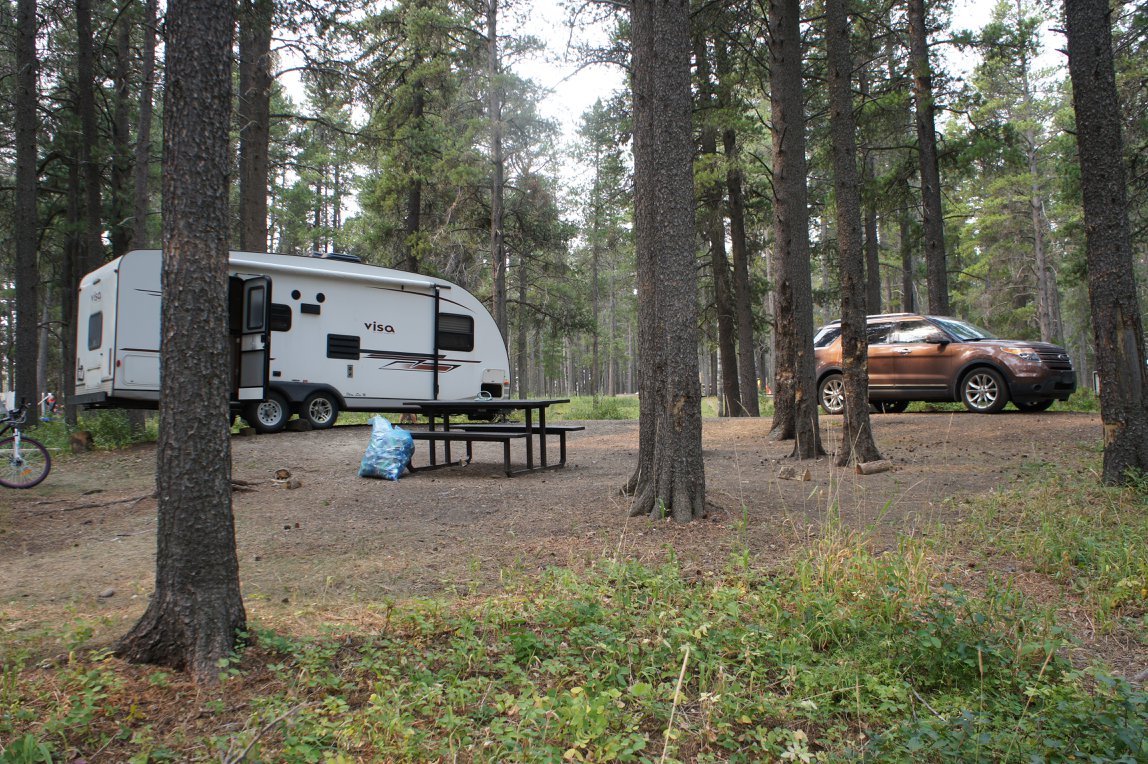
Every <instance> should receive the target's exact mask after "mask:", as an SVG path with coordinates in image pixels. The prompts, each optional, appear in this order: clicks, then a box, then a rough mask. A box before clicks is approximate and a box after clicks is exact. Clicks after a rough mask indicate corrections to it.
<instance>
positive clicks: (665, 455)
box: [627, 0, 705, 522]
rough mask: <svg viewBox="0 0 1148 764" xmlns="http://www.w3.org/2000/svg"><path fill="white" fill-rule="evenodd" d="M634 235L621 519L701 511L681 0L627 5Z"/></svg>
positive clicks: (686, 39) (687, 516)
mask: <svg viewBox="0 0 1148 764" xmlns="http://www.w3.org/2000/svg"><path fill="white" fill-rule="evenodd" d="M630 16H631V29H632V32H631V33H632V36H633V38H632V39H633V42H632V53H633V75H632V76H633V80H632V84H633V94H634V199H635V215H634V239H635V245H636V249H637V261H638V304H639V307H638V310H639V339H638V341H639V355H640V380H639V388H640V391H641V395H640V400H641V403H640V406H641V421H640V427H639V430H640V432H639V444H638V465H637V469H636V471H635V473H634V477H633V478H631V481H630V484H629V485H628V486H627V487H628V488H632V492H633V494H634V500H633V504H632V507H631V515H649V516H651V517H662V516H665V515H667V514H668V515H670V516H671V517H673V519H674V520H677V521H683V522H684V521H689V520H692V519H695V518H698V517H701V516H702V515H703V513H704V510H705V470H704V466H703V462H702V448H701V446H702V439H701V434H702V426H701V425H702V418H701V388H700V382H699V379H698V359H697V349H698V321H697V318H698V307H697V286H698V283H697V272H696V270H695V267H694V247H695V244H696V240H695V235H694V194H693V161H692V160H693V146H692V144H693V141H692V138H691V134H690V133H691V129H690V127H691V113H690V112H691V102H692V99H691V97H690V20H689V2H688V0H634V2H633V3H632V5H631V12H630Z"/></svg>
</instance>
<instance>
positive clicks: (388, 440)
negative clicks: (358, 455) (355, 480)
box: [359, 416, 415, 480]
mask: <svg viewBox="0 0 1148 764" xmlns="http://www.w3.org/2000/svg"><path fill="white" fill-rule="evenodd" d="M414 450H415V442H414V439H413V438H411V434H410V433H409V432H407V431H406V430H404V429H402V428H401V427H395V426H394V425H392V424H391V423H390V422H389V421H387V420H386V419H384V418H383V417H381V416H374V417H371V442H370V443H369V444H368V445H367V453H366V454H365V455H364V456H363V463H362V464H360V465H359V477H369V478H386V479H387V480H398V479H399V475H401V474H403V469H405V468H406V466H407V463H408V462H410V460H411V454H412V453H414Z"/></svg>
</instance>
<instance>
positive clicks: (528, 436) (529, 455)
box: [525, 406, 545, 470]
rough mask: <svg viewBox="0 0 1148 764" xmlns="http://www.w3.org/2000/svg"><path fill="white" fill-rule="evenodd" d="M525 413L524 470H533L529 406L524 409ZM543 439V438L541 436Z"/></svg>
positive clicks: (532, 438) (532, 441) (532, 436)
mask: <svg viewBox="0 0 1148 764" xmlns="http://www.w3.org/2000/svg"><path fill="white" fill-rule="evenodd" d="M525 411H526V469H528V470H532V469H534V434H533V432H532V431H531V429H530V425H531V423H532V419H531V409H530V407H529V406H527V407H526V408H525ZM543 437H545V436H543Z"/></svg>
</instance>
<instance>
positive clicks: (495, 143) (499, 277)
mask: <svg viewBox="0 0 1148 764" xmlns="http://www.w3.org/2000/svg"><path fill="white" fill-rule="evenodd" d="M486 3H487V5H486V38H487V78H488V80H489V85H488V90H487V94H486V97H487V113H488V118H489V119H490V162H491V179H490V263H491V268H492V269H493V271H494V274H493V275H494V297H493V301H494V322H495V323H496V324H498V330H499V331H500V332H502V338H503V339H502V341H503V343H504V344H505V343H506V341H507V337H508V336H509V335H508V333H507V315H506V249H505V247H504V245H503V240H502V238H503V230H502V226H503V211H502V197H503V191H504V188H503V187H504V185H505V182H506V181H505V178H504V176H505V173H506V167H505V159H504V158H503V156H502V86H501V83H500V82H499V66H498V64H499V61H498V0H486Z"/></svg>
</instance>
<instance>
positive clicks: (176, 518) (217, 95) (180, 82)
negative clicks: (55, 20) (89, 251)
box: [117, 0, 246, 682]
mask: <svg viewBox="0 0 1148 764" xmlns="http://www.w3.org/2000/svg"><path fill="white" fill-rule="evenodd" d="M233 21H234V10H233V5H232V4H231V3H230V2H228V1H227V0H184V2H181V3H177V4H173V5H172V6H171V8H170V9H169V11H168V16H167V34H168V37H167V88H166V95H167V97H166V101H165V108H164V173H163V221H164V223H163V225H164V235H163V249H164V267H163V295H164V299H163V311H162V317H161V324H162V332H163V334H162V336H163V338H164V341H163V346H162V349H161V359H160V361H161V368H162V370H163V373H162V380H163V381H162V390H161V398H160V400H161V401H163V404H162V406H161V408H160V434H159V442H158V444H157V448H156V451H157V453H158V459H157V465H156V493H157V496H158V499H159V516H158V528H157V537H158V545H157V551H156V585H155V594H154V596H153V597H152V599H151V602H150V603H149V605H148V609H147V611H146V612H145V613H144V615H143V617H142V618H141V619H140V620H139V622H138V623H136V625H135V626H134V627H133V628H132V630H131V631H130V632H129V633H128V634H127V635H126V636H125V637H124V638H123V640H122V641H121V642H120V644H119V645H118V647H117V650H118V652H119V653H120V654H121V655H122V656H123V657H125V658H127V659H128V660H131V661H135V662H141V663H155V664H159V665H163V666H169V667H172V668H175V669H180V670H182V669H187V670H189V671H191V673H192V674H194V675H195V676H196V678H197V679H198V680H200V681H205V682H212V681H215V680H216V679H217V678H218V671H219V668H218V665H217V662H218V661H219V660H220V659H221V658H224V657H226V656H227V655H229V654H230V653H231V652H232V650H233V649H234V646H235V641H236V634H237V632H238V631H239V630H241V629H243V628H244V626H245V624H246V616H245V613H244V610H243V600H242V599H241V597H240V593H239V564H238V560H237V558H236V553H235V530H234V525H233V521H232V514H231V481H230V476H231V439H230V433H229V431H228V426H227V423H228V395H229V390H230V369H229V365H230V364H229V359H230V347H229V338H228V300H227V292H228V288H227V239H228V211H227V203H228V200H227V194H228V188H229V177H228V170H229V167H230V162H229V153H230V152H229V147H228V120H229V116H230V110H231V56H230V51H231V32H232V28H233Z"/></svg>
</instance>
